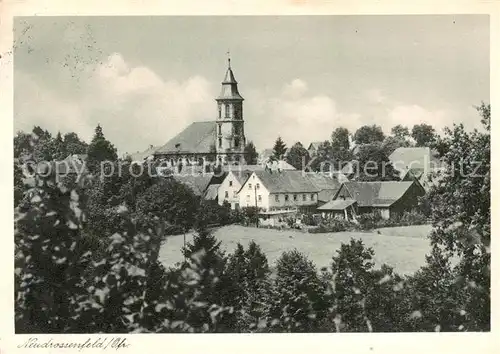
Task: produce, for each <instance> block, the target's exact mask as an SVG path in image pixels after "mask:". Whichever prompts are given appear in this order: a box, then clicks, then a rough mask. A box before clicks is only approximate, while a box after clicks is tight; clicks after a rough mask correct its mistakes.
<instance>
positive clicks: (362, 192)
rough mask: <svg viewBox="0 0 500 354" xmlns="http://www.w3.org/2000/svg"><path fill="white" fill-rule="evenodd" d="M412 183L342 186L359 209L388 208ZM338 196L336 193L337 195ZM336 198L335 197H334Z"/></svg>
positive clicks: (365, 183)
mask: <svg viewBox="0 0 500 354" xmlns="http://www.w3.org/2000/svg"><path fill="white" fill-rule="evenodd" d="M413 183H414V182H393V181H384V182H352V181H351V182H345V183H344V184H343V185H344V186H345V188H347V190H348V191H349V194H350V195H351V197H352V198H353V199H355V200H356V201H357V202H358V205H359V206H360V207H364V206H390V205H392V204H393V203H394V202H396V201H397V200H399V199H400V198H401V197H402V196H403V195H404V194H405V193H406V191H407V190H408V189H409V188H410V187H411V186H412V184H413ZM337 194H338V193H337ZM335 197H337V196H335Z"/></svg>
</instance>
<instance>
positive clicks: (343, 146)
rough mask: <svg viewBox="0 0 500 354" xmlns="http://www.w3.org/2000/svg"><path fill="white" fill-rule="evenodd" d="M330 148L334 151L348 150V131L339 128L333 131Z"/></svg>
mask: <svg viewBox="0 0 500 354" xmlns="http://www.w3.org/2000/svg"><path fill="white" fill-rule="evenodd" d="M332 148H333V149H334V150H349V130H347V129H346V128H342V127H340V128H337V129H335V130H334V131H333V133H332Z"/></svg>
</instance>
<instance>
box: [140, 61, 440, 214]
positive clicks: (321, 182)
mask: <svg viewBox="0 0 500 354" xmlns="http://www.w3.org/2000/svg"><path fill="white" fill-rule="evenodd" d="M243 100H244V99H243V97H242V96H241V95H240V93H239V90H238V83H237V81H236V79H235V76H234V73H233V70H232V68H231V62H230V59H229V60H228V68H227V71H226V74H225V76H224V80H223V81H222V87H221V92H220V95H219V96H218V97H217V98H216V99H215V101H216V108H217V109H216V111H215V118H216V119H215V120H212V121H203V122H194V123H192V124H191V125H189V126H188V127H187V128H185V129H184V130H183V131H182V132H180V133H179V134H178V135H176V136H175V137H174V138H172V139H171V140H170V141H168V142H167V143H166V144H164V145H163V146H150V148H149V149H147V150H146V151H144V152H138V153H136V154H132V155H131V159H132V160H133V161H144V160H154V161H157V162H159V163H161V165H162V166H165V167H166V168H168V169H169V171H171V178H175V179H177V180H178V181H180V182H182V183H185V184H187V185H189V186H190V187H191V188H192V190H193V191H194V193H195V194H197V195H198V196H200V197H202V198H203V199H205V200H207V201H212V202H214V203H218V204H219V205H222V204H223V203H224V202H227V203H229V204H230V205H231V208H232V209H238V208H245V207H256V208H258V209H259V214H260V217H261V218H262V219H263V220H271V221H273V220H278V219H282V218H283V217H284V216H290V215H294V214H295V215H296V214H297V213H305V212H308V213H318V214H321V215H322V216H323V217H325V218H329V217H341V218H345V219H348V220H355V219H356V215H358V214H362V213H372V212H377V213H379V214H380V215H381V216H382V218H385V219H388V218H391V217H392V216H395V215H397V214H402V213H404V212H405V211H410V210H412V209H413V208H415V207H416V205H417V203H418V197H420V196H422V195H424V194H425V191H426V189H427V188H428V187H429V183H430V181H431V178H430V176H431V175H432V172H433V171H435V170H436V169H439V168H440V166H439V164H436V163H435V162H436V161H437V160H436V159H435V158H434V154H433V153H432V151H431V149H429V148H427V147H416V148H414V147H412V148H398V149H396V150H395V151H394V152H393V153H392V155H391V156H390V161H391V162H397V164H396V163H395V164H394V165H395V166H398V167H397V170H398V172H399V175H400V178H401V180H400V181H375V182H360V181H354V180H351V179H352V166H351V165H350V164H347V165H346V166H345V167H344V168H343V169H341V170H338V171H327V172H309V171H305V170H304V171H303V170H296V169H295V168H294V167H293V166H291V165H290V164H288V163H286V162H285V161H284V160H281V161H275V160H273V159H272V158H271V157H272V154H273V151H272V149H265V150H263V151H262V152H261V153H260V154H259V157H258V164H257V165H249V164H246V162H245V155H244V146H245V144H246V140H247V139H246V137H245V129H244V116H243ZM350 143H353V142H352V140H351V141H350ZM320 144H321V142H312V143H310V145H309V146H308V149H307V150H308V153H309V154H310V156H314V155H315V154H316V152H317V149H318V147H319V145H320ZM355 148H356V147H355V146H353V147H352V149H355ZM287 152H288V151H287ZM284 158H286V153H285V156H284ZM214 164H215V165H219V167H220V169H219V171H218V172H217V173H216V172H214V171H213V170H211V169H210V168H208V167H209V166H213V165H214Z"/></svg>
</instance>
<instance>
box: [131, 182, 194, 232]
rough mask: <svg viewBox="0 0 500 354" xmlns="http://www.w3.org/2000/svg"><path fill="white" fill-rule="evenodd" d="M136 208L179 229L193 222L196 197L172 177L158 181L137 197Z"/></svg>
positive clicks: (187, 228)
mask: <svg viewBox="0 0 500 354" xmlns="http://www.w3.org/2000/svg"><path fill="white" fill-rule="evenodd" d="M136 208H137V209H136V210H137V212H138V213H141V214H143V215H146V216H149V217H158V218H160V220H163V221H165V222H167V223H168V224H169V225H172V226H177V227H178V228H180V230H185V231H187V230H189V229H190V228H191V227H192V226H193V225H194V224H195V215H196V212H197V209H198V198H197V197H196V196H195V195H194V194H193V191H192V190H191V189H190V188H189V187H188V186H186V185H185V184H183V183H180V182H177V181H176V180H174V179H167V180H162V181H159V182H158V183H156V184H154V185H153V186H151V187H149V188H148V189H147V190H146V191H145V192H144V193H142V194H141V195H140V196H138V198H137V204H136Z"/></svg>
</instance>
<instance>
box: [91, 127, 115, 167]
mask: <svg viewBox="0 0 500 354" xmlns="http://www.w3.org/2000/svg"><path fill="white" fill-rule="evenodd" d="M87 155H88V156H87V167H88V169H89V171H90V172H91V173H99V172H100V168H101V162H103V161H110V162H113V161H116V160H117V159H118V155H117V152H116V148H115V147H114V146H113V144H111V143H110V142H109V141H108V140H106V138H105V137H104V134H103V132H102V128H101V126H100V125H97V127H96V128H95V133H94V137H93V138H92V141H91V142H90V145H89V147H88V149H87Z"/></svg>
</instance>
